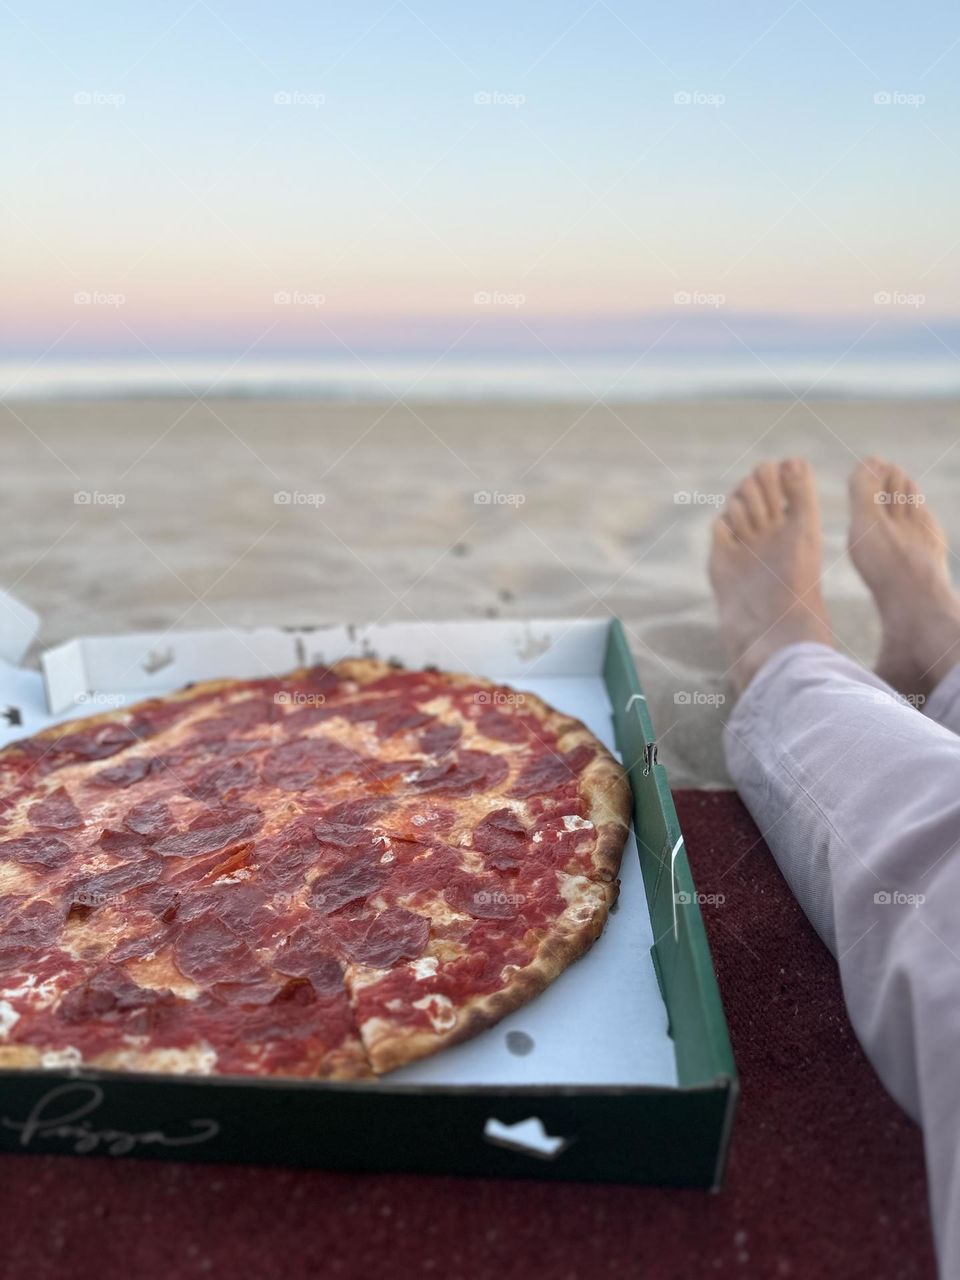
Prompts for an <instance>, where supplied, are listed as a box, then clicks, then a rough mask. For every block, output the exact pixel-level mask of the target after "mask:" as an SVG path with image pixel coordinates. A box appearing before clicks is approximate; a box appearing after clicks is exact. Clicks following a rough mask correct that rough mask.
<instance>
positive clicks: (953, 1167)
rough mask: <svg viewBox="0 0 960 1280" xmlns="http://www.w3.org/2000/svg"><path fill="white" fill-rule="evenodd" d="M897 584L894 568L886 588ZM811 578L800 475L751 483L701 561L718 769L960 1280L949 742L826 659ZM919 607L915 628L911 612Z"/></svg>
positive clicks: (782, 471) (944, 733) (958, 796)
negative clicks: (911, 1125) (750, 824)
mask: <svg viewBox="0 0 960 1280" xmlns="http://www.w3.org/2000/svg"><path fill="white" fill-rule="evenodd" d="M758 494H759V495H762V501H760V500H759V498H758ZM853 501H854V507H855V517H854V519H855V523H857V524H858V528H859V530H860V531H861V533H862V540H863V541H866V539H867V538H869V537H870V536H871V531H870V530H869V529H868V525H869V519H868V517H869V514H870V513H869V511H868V510H867V508H866V504H867V502H868V501H869V502H870V504H871V507H872V506H874V505H882V504H874V503H873V498H872V496H868V495H867V493H866V492H865V487H864V486H862V485H860V486H855V488H854V493H853ZM894 518H896V517H894ZM858 522H859V523H858ZM881 560H882V557H881V555H880V553H879V552H878V553H877V554H876V557H875V563H874V565H873V567H874V568H875V569H876V570H877V575H878V578H879V576H880V570H881V568H882V565H881ZM901 570H902V567H898V566H897V564H896V562H895V561H894V560H893V559H891V563H890V566H889V572H890V575H891V577H893V578H896V577H897V576H898V574H900V573H901ZM820 571H821V567H820V526H819V514H818V510H817V502H816V494H815V490H814V483H813V476H812V473H811V471H810V469H809V467H807V466H806V464H804V463H796V462H793V463H787V464H782V465H781V466H780V467H779V468H775V467H771V466H769V465H768V466H767V467H765V468H763V469H761V470H759V471H758V472H755V473H754V475H753V476H752V477H751V478H750V479H749V480H748V481H746V482H745V483H744V485H742V486H741V487H740V489H739V490H738V491H737V493H736V495H734V498H733V500H732V501H731V503H730V505H729V509H728V510H727V511H726V512H725V514H724V516H723V517H721V519H720V520H719V521H718V522H717V525H716V529H715V538H714V545H713V550H712V553H711V564H710V573H711V580H712V583H713V586H714V590H715V592H716V594H717V599H718V603H719V606H720V616H721V629H722V632H723V635H724V638H725V640H726V643H727V645H728V648H729V652H730V658H731V670H732V673H733V677H734V681H735V683H737V684H738V685H739V687H740V688H741V690H743V691H744V692H743V693H742V696H741V698H740V700H739V703H738V705H737V707H736V709H735V710H734V713H733V715H732V716H731V718H730V721H729V724H728V726H727V732H726V750H727V760H728V765H729V769H730V773H731V777H732V778H733V780H734V782H735V784H736V786H737V788H738V790H739V791H740V794H741V795H742V797H743V799H744V801H745V803H746V805H747V807H748V808H749V809H750V811H751V813H752V814H753V817H754V819H755V820H756V822H757V825H758V826H759V828H760V831H761V833H762V834H763V836H764V838H765V839H766V841H767V843H768V845H769V847H770V849H771V851H772V853H773V855H774V857H775V858H776V860H777V862H778V864H779V865H780V867H781V869H782V870H783V872H784V875H785V877H786V879H787V880H788V882H789V883H790V884H791V887H792V888H793V889H794V892H795V893H796V894H797V897H798V898H799V900H800V902H801V905H802V906H803V907H804V908H805V910H806V911H807V913H808V915H809V916H810V917H811V919H812V920H813V922H814V923H815V925H816V927H817V928H818V930H819V931H820V933H821V936H822V937H823V938H824V940H825V941H826V942H827V943H828V945H830V946H831V947H832V949H833V951H834V953H835V955H836V956H837V960H838V963H839V966H840V974H841V980H842V983H843V989H844V995H845V998H846V1001H847V1006H848V1009H849V1012H850V1017H851V1021H852V1023H853V1025H854V1028H855V1030H856V1032H857V1035H858V1037H859V1039H860V1041H861V1043H862V1044H863V1046H864V1048H865V1050H866V1052H867V1054H868V1055H869V1057H870V1059H871V1061H872V1062H873V1064H874V1066H875V1067H876V1069H877V1072H878V1074H879V1075H880V1077H881V1079H882V1080H883V1081H884V1083H885V1085H886V1086H887V1088H888V1089H889V1090H890V1092H891V1093H892V1094H893V1095H894V1097H896V1098H897V1099H898V1101H899V1102H900V1103H901V1104H902V1105H903V1106H904V1107H905V1108H906V1109H907V1110H908V1111H909V1112H910V1113H911V1114H912V1115H913V1116H914V1117H915V1118H917V1119H918V1120H919V1121H920V1122H921V1123H922V1125H923V1128H924V1141H925V1145H926V1153H927V1165H928V1172H929V1179H930V1194H931V1202H932V1208H933V1218H934V1229H935V1235H936V1238H937V1245H938V1252H939V1256H940V1262H941V1267H942V1268H943V1271H944V1274H947V1275H960V1071H958V1070H957V1063H958V1062H960V851H958V848H957V845H958V841H960V737H957V736H956V735H955V734H953V733H950V732H949V731H948V730H946V729H944V728H942V727H941V726H940V725H937V724H935V723H933V722H932V721H931V720H930V719H929V718H927V717H925V716H922V715H920V714H918V713H917V711H916V710H915V709H914V708H913V707H911V706H910V705H909V704H908V703H906V702H905V701H904V700H903V699H902V698H900V697H899V696H898V695H897V693H896V692H895V691H894V689H893V688H892V687H891V686H890V685H889V684H887V683H886V682H885V681H884V680H883V679H881V678H880V677H879V676H878V675H876V674H874V673H872V672H868V671H866V670H864V669H863V668H862V667H860V666H858V665H857V664H856V663H854V662H852V661H851V660H850V659H848V658H846V657H844V656H842V655H841V654H838V653H837V652H836V651H835V650H834V649H833V648H832V647H831V642H830V632H829V624H828V621H827V617H826V613H825V610H824V607H823V603H822V600H821V597H820V590H819V578H820ZM914 607H915V608H916V609H917V618H918V621H919V622H920V623H921V625H922V620H923V618H924V616H925V614H924V612H923V601H922V600H919V599H915V600H914ZM938 625H939V624H938ZM956 638H957V640H958V642H960V630H958V632H957V637H956ZM943 647H944V648H946V645H945V644H944V646H943ZM927 661H928V662H929V659H927ZM918 903H919V905H917V904H918Z"/></svg>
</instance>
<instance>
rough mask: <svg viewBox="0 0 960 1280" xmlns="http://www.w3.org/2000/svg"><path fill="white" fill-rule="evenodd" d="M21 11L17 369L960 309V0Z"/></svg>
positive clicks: (13, 154)
mask: <svg viewBox="0 0 960 1280" xmlns="http://www.w3.org/2000/svg"><path fill="white" fill-rule="evenodd" d="M0 22H2V26H3V29H4V30H3V40H2V42H0V44H2V54H0V80H2V82H3V89H2V94H3V98H4V100H5V101H4V110H3V115H4V157H5V159H4V180H3V186H4V188H5V194H4V196H3V202H2V206H0V229H2V238H3V251H2V258H3V260H4V271H3V275H4V278H5V284H4V296H5V304H6V305H5V308H4V309H5V312H6V318H5V325H4V328H5V331H6V332H5V337H4V343H3V345H4V349H5V352H6V353H7V354H11V353H12V354H15V355H24V354H32V353H36V354H40V353H43V352H45V351H50V350H54V351H56V352H57V353H58V354H61V355H68V354H81V355H97V354H123V353H134V354H142V353H143V352H144V351H146V350H155V351H164V352H175V353H191V352H208V351H234V352H237V353H240V352H243V351H246V350H257V351H262V352H265V353H282V352H301V353H302V352H304V351H307V352H309V351H314V350H326V351H334V352H335V351H337V350H339V349H341V348H343V347H344V345H345V344H346V345H348V346H357V345H360V346H366V347H368V348H370V349H379V350H390V349H392V348H396V349H402V348H404V347H405V346H409V345H410V344H411V343H412V344H414V345H415V344H416V342H417V341H422V342H423V343H424V344H426V345H430V344H431V343H433V344H435V345H436V346H437V347H438V348H440V349H442V348H444V347H445V346H447V345H449V343H452V342H457V341H460V340H461V336H463V339H464V340H465V342H466V348H467V349H468V348H469V346H470V343H471V342H476V341H477V340H478V335H482V334H484V333H486V334H487V335H488V340H489V342H490V343H492V344H494V345H497V344H500V345H501V346H502V347H503V348H504V349H505V350H509V349H510V347H511V344H514V343H522V342H527V341H529V333H530V329H531V328H534V329H535V328H536V326H537V324H539V323H541V322H543V323H546V324H548V325H549V326H550V332H551V333H553V334H560V335H563V334H566V335H567V337H568V338H570V340H571V341H576V340H577V339H578V335H580V336H582V337H583V340H584V341H585V342H588V341H590V337H589V335H590V334H591V333H594V334H602V333H603V332H605V329H604V326H607V327H609V326H610V325H613V326H614V327H615V326H616V325H617V324H621V323H624V322H625V318H630V317H637V316H645V315H657V314H660V313H668V312H671V311H672V310H673V309H674V308H675V307H676V306H677V301H676V299H677V297H678V295H684V294H687V295H689V296H690V298H691V299H692V301H691V302H690V303H689V304H684V305H689V306H692V307H693V308H695V309H696V308H703V309H704V310H706V311H709V310H710V309H711V307H713V308H714V309H716V305H717V304H716V303H715V301H714V302H711V299H714V300H716V299H717V298H722V299H723V303H722V305H723V307H724V308H725V313H727V314H731V315H741V314H742V315H752V316H758V315H759V316H764V315H769V316H770V317H779V318H783V317H798V318H800V319H804V318H806V319H808V320H812V321H814V322H817V321H818V320H819V318H821V317H830V318H833V319H836V318H838V317H839V318H845V317H846V318H850V319H851V320H852V319H853V318H857V317H864V316H867V317H869V316H870V315H871V314H873V313H874V312H875V310H876V302H875V299H876V296H877V295H878V293H880V294H882V293H888V294H890V296H891V297H892V298H894V299H896V298H901V299H908V298H910V297H914V298H915V297H917V296H918V295H920V296H922V297H923V303H922V311H921V308H920V306H919V305H914V304H912V303H910V302H909V301H903V302H902V303H901V304H899V305H900V306H901V310H900V311H899V312H897V315H898V317H900V318H903V319H904V321H907V320H909V321H910V322H917V323H919V319H918V317H921V316H922V318H924V319H926V318H932V317H947V318H949V317H954V318H955V317H957V316H958V315H960V227H958V221H957V208H958V185H960V179H958V174H960V141H958V130H957V123H958V118H960V110H958V108H960V10H958V9H957V7H956V5H953V4H947V3H945V2H944V3H924V2H922V0H921V2H920V3H915V4H912V5H909V6H908V5H903V4H902V3H891V2H890V0H883V2H881V3H867V2H866V0H859V2H858V3H850V4H837V3H834V4H832V5H831V4H827V3H814V4H813V5H811V4H808V3H807V2H806V0H794V2H793V3H788V2H784V3H783V4H782V5H781V4H774V5H771V4H769V3H761V2H760V0H749V2H747V3H735V4H732V5H719V4H717V3H716V0H692V2H688V3H679V4H675V3H669V4H657V5H652V4H643V5H641V4H636V3H633V4H630V3H626V2H625V0H612V2H611V3H608V2H607V0H593V2H591V0H550V3H547V0H525V2H524V3H522V4H518V3H517V2H516V0H511V2H510V3H506V2H503V0H493V2H491V3H486V4H483V5H466V4H459V3H450V0H447V3H440V0H410V2H409V3H408V0H355V2H353V3H350V4H336V5H334V4H327V3H319V4H318V3H305V2H304V3H300V2H296V3H282V4H266V3H262V2H260V3H250V2H245V0H235V2H232V3H231V2H228V0H153V2H151V3H149V4H143V5H136V4H131V3H129V0H126V2H124V3H121V2H119V0H91V2H90V3H86V4H78V3H76V0H53V2H50V0H31V2H30V3H27V0H10V2H9V4H5V5H4V6H3V15H2V18H0ZM84 298H86V299H87V300H86V301H84ZM78 299H79V301H78ZM111 299H112V301H111ZM118 299H122V302H120V301H118ZM897 305H898V304H897V303H896V302H895V303H894V304H893V306H892V307H888V309H887V310H886V311H884V312H883V319H884V320H885V321H886V320H887V319H888V318H889V316H890V315H891V314H892V313H893V310H894V309H895V308H896V306H897ZM779 322H780V320H778V323H779ZM468 329H469V330H470V332H471V333H472V336H471V337H469V338H466V333H467V330H468ZM597 340H600V339H597Z"/></svg>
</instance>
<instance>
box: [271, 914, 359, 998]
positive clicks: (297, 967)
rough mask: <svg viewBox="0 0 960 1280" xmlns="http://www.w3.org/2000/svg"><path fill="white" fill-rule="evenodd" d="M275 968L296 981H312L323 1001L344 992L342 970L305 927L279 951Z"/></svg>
mask: <svg viewBox="0 0 960 1280" xmlns="http://www.w3.org/2000/svg"><path fill="white" fill-rule="evenodd" d="M273 967H274V968H275V969H277V970H278V971H279V972H280V973H286V974H289V975H290V976H291V977H294V978H309V979H310V985H311V986H312V987H313V989H314V991H316V993H317V995H318V996H320V997H321V998H323V997H326V996H335V995H340V994H341V993H342V991H343V966H342V965H341V963H340V961H339V960H338V959H337V958H336V956H332V955H331V954H330V952H329V951H326V950H324V949H323V946H322V944H321V943H320V942H319V941H318V939H317V938H316V937H315V935H314V934H313V933H312V932H311V931H310V930H309V929H307V928H304V927H303V926H302V925H301V927H300V928H299V929H296V930H295V931H294V932H293V933H291V934H290V935H289V937H287V938H285V939H284V941H283V943H282V944H281V945H280V946H279V947H278V948H277V954H276V956H275V957H274V961H273Z"/></svg>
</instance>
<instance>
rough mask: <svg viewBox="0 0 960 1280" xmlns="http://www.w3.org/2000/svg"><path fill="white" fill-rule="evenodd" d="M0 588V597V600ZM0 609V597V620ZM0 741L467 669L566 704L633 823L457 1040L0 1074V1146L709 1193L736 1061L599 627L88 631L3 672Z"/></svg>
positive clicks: (13, 644) (612, 623)
mask: <svg viewBox="0 0 960 1280" xmlns="http://www.w3.org/2000/svg"><path fill="white" fill-rule="evenodd" d="M0 603H2V602H0ZM2 612H3V611H2V610H0V613H2ZM14 622H15V625H14V626H13V630H12V634H11V635H9V636H8V635H6V634H5V633H4V632H3V629H2V627H0V707H4V708H5V709H4V710H0V745H4V744H5V743H6V742H9V741H12V740H14V739H15V738H17V737H23V736H25V735H28V734H31V733H34V732H36V731H37V730H38V729H40V728H43V727H45V726H46V725H48V724H52V723H55V722H56V721H62V720H66V719H73V718H76V717H77V716H80V715H85V714H98V713H102V712H104V711H108V710H110V709H111V708H116V707H119V706H123V705H124V704H126V703H129V702H133V701H137V700H138V699H140V698H143V697H147V696H151V695H154V694H158V693H165V692H169V691H171V690H173V689H177V688H179V687H181V686H182V685H184V684H186V683H189V682H190V681H196V680H203V679H208V678H212V677H217V676H235V677H247V678H251V677H257V676H267V675H279V674H282V673H283V672H285V671H289V670H291V669H293V668H295V667H298V666H302V665H306V664H313V663H332V662H335V661H337V660H338V659H340V658H342V657H347V656H358V655H367V656H376V657H381V658H385V659H388V660H396V661H399V662H402V663H404V664H405V665H407V666H412V667H419V666H425V665H431V664H432V665H436V666H439V667H442V668H445V669H447V670H453V671H469V672H473V673H476V674H480V675H483V676H487V677H489V678H491V679H493V680H495V681H498V682H501V683H504V684H508V685H513V686H515V687H516V688H518V689H526V690H528V691H531V692H534V693H537V694H539V695H540V696H541V697H543V698H545V699H546V700H547V701H548V702H550V703H552V704H553V705H554V706H556V707H557V708H559V709H560V710H562V711H565V712H567V713H569V714H572V715H574V716H577V717H578V718H580V719H582V720H584V721H585V722H586V723H587V724H588V725H589V727H590V728H591V729H592V730H593V732H594V733H595V734H596V735H597V737H599V738H600V739H601V740H602V741H604V742H605V743H606V744H607V745H608V746H609V747H610V748H611V749H612V750H614V751H615V752H616V753H617V754H618V755H619V757H620V759H621V760H622V761H623V763H624V765H625V767H626V768H627V771H628V773H629V777H630V782H631V786H632V789H633V796H634V827H633V831H632V832H631V835H630V839H629V842H628V844H627V847H626V849H625V852H624V859H623V867H622V871H621V883H622V888H621V894H620V899H619V902H618V904H617V906H616V907H615V908H614V910H613V912H612V913H611V916H610V919H609V921H608V924H607V927H606V929H605V931H604V934H603V935H602V937H601V938H600V939H599V940H598V941H597V943H596V944H595V945H594V946H593V948H592V949H591V950H590V951H589V952H588V953H587V955H586V956H584V957H583V958H582V959H580V960H579V961H577V963H576V964H574V965H572V966H571V967H570V968H569V969H568V970H566V971H565V972H564V973H563V974H562V975H561V976H560V978H559V979H558V980H557V981H556V982H554V983H553V984H552V985H551V986H550V988H549V989H548V990H547V991H545V992H544V993H543V994H542V995H540V996H539V997H537V998H536V999H535V1000H533V1001H532V1002H531V1003H530V1004H528V1005H526V1006H524V1007H523V1008H521V1009H519V1010H517V1011H516V1012H514V1013H513V1014H511V1015H509V1016H508V1017H507V1018H505V1019H504V1020H503V1021H502V1022H500V1023H498V1024H497V1025H496V1026H495V1027H492V1028H490V1029H489V1030H487V1031H485V1032H483V1033H482V1034H481V1035H479V1036H477V1037H476V1038H474V1039H473V1040H471V1041H469V1042H467V1043H465V1044H462V1045H458V1046H456V1047H454V1048H452V1049H448V1050H446V1051H444V1052H442V1053H440V1054H437V1055H436V1056H435V1057H433V1058H429V1059H426V1060H424V1061H421V1062H417V1063H414V1064H412V1065H410V1066H407V1067H404V1068H402V1069H401V1070H398V1071H395V1072H393V1073H391V1074H390V1075H388V1076H385V1077H382V1078H381V1079H379V1080H376V1081H363V1082H348V1083H343V1082H325V1081H304V1080H277V1079H273V1078H270V1079H266V1078H265V1079H256V1078H251V1077H232V1078H225V1077H203V1076H182V1075H181V1076H161V1075H155V1074H153V1075H151V1074H143V1073H140V1074H137V1073H132V1072H122V1073H121V1072H106V1071H101V1070H96V1069H92V1068H85V1067H70V1066H64V1065H63V1064H62V1062H60V1063H58V1064H55V1065H51V1066H50V1067H49V1068H48V1069H31V1070H26V1071H18V1070H4V1071H0V1150H2V1151H8V1152H50V1153H52V1152H58V1153H65V1154H78V1153H79V1154H91V1155H107V1156H125V1155H133V1156H140V1157H146V1158H153V1159H164V1158H166V1159H188V1160H207V1161H236V1162H248V1163H281V1164H287V1165H302V1166H317V1167H325V1168H336V1169H346V1170H354V1171H362V1170H378V1171H412V1172H421V1173H432V1174H438V1173H447V1174H468V1175H480V1176H486V1177H489V1176H500V1177H532V1178H541V1179H575V1180H596V1181H615V1182H631V1183H648V1184H661V1185H672V1186H688V1187H704V1188H717V1187H718V1186H719V1184H720V1180H721V1177H722V1173H723V1169H724V1164H725V1159H726V1154H727V1148H728V1145H729V1141H730V1133H731V1127H732V1122H733V1115H734V1111H735V1106H736V1099H737V1091H738V1086H737V1077H736V1071H735V1067H734V1063H733V1058H732V1054H731V1050H730V1044H729V1040H728V1037H727V1029H726V1024H725V1020H724V1015H723V1009H722V1007H721V1003H720V997H719V992H718V989H717V984H716V979H715V976H714V972H713V967H712V963H711V959H710V952H709V949H708V945H707V940H706V935H705V932H704V927H703V921H702V918H701V915H700V910H699V907H698V905H697V896H696V892H695V889H694V885H693V881H692V878H691V874H690V868H689V865H688V863H687V857H686V853H685V851H684V847H683V837H682V835H681V833H680V829H679V826H678V823H677V817H676V812H675V810H674V806H673V800H672V797H671V795H670V790H669V787H668V784H667V778H666V773H665V771H664V769H663V766H662V765H660V764H659V763H658V762H657V744H656V739H655V736H654V732H653V728H652V725H651V723H650V718H649V714H648V711H647V705H646V701H645V698H644V695H643V691H642V689H641V686H640V682H639V679H638V676H637V672H636V668H635V666H634V663H633V659H632V656H631V654H630V650H629V647H628V645H627V641H626V638H625V635H624V631H623V628H622V626H621V625H620V623H619V622H618V621H616V620H578V621H570V620H558V621H538V622H523V623H519V622H507V621H498V622H493V621H491V622H473V621H471V622H447V623H429V624H428V623H424V624H420V623H417V624H413V623H410V624H384V625H373V626H346V625H344V626H339V625H338V626H324V627H315V628H309V627H261V628H256V629H249V630H231V631H225V630H211V631H184V632H176V631H167V632H162V633H139V634H130V635H120V636H109V637H103V636H93V637H84V638H79V639H76V640H72V641H69V642H68V643H66V644H61V645H58V646H57V647H55V648H53V649H49V650H47V651H46V652H45V653H43V654H42V655H41V666H42V674H41V672H37V671H33V670H27V669H25V668H22V667H20V666H18V665H16V664H17V663H18V662H19V660H20V659H21V657H22V654H23V652H24V650H25V648H26V646H27V644H29V641H30V638H31V636H32V627H33V626H34V625H35V622H36V619H35V618H34V619H33V623H31V619H30V617H29V616H28V615H27V614H26V613H21V614H16V616H15V618H14Z"/></svg>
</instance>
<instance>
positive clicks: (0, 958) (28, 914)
mask: <svg viewBox="0 0 960 1280" xmlns="http://www.w3.org/2000/svg"><path fill="white" fill-rule="evenodd" d="M62 928H63V912H62V911H58V910H57V908H56V907H54V906H53V904H52V903H49V902H31V903H30V904H29V905H28V906H26V907H24V908H23V910H22V911H20V912H19V913H18V914H17V915H15V916H14V917H13V918H12V919H11V920H9V921H8V922H7V923H6V925H5V926H4V929H3V933H2V934H0V970H5V971H9V970H11V969H15V968H16V967H17V966H18V965H22V964H27V963H31V964H33V963H35V962H36V960H37V959H38V957H39V956H42V955H43V953H44V952H46V951H50V950H51V949H53V948H54V944H55V942H56V941H57V940H58V939H59V937H60V930H61V929H62Z"/></svg>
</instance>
